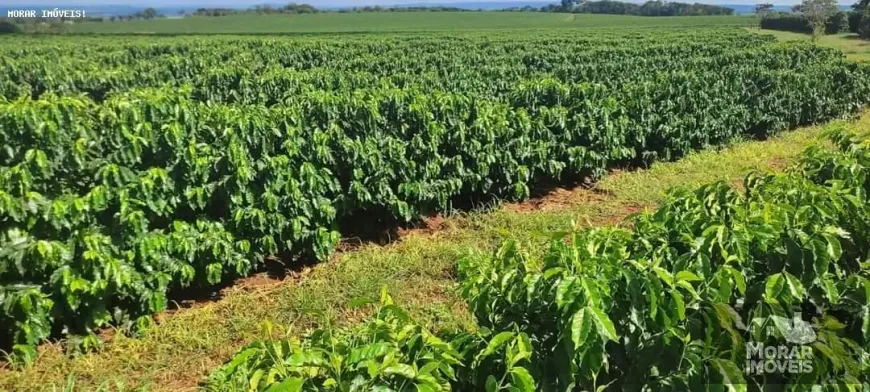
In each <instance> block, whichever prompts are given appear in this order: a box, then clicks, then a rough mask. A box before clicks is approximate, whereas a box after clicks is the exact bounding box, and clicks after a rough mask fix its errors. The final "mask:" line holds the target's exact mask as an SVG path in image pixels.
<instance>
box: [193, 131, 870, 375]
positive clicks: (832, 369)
mask: <svg viewBox="0 0 870 392" xmlns="http://www.w3.org/2000/svg"><path fill="white" fill-rule="evenodd" d="M830 133H831V138H832V140H834V142H835V143H836V144H837V145H838V146H839V151H829V150H826V149H822V148H813V149H810V150H808V151H807V152H806V153H805V156H804V158H803V160H802V162H801V164H800V165H798V166H797V167H795V168H793V169H792V170H791V171H790V172H788V173H787V174H782V175H772V174H763V173H753V174H750V175H749V176H747V177H746V179H745V181H744V188H745V192H743V193H741V192H738V191H736V190H734V189H732V188H730V187H728V186H727V185H725V184H723V183H715V184H710V185H705V186H702V187H700V188H698V189H696V190H692V191H689V190H675V191H674V192H673V193H672V194H671V195H670V197H669V199H668V200H667V201H666V202H665V203H664V204H663V205H661V206H660V207H659V208H658V209H657V210H655V211H652V212H648V213H643V214H640V215H638V216H636V217H634V218H633V219H632V222H631V223H633V228H634V229H633V230H632V231H628V230H624V229H618V228H597V229H587V230H572V231H569V232H563V233H554V234H553V235H552V236H551V238H550V239H549V241H548V244H549V248H548V249H547V251H546V252H544V254H543V255H542V256H538V254H539V252H534V253H532V252H529V251H527V250H525V249H524V248H523V247H522V246H520V245H519V244H518V243H517V242H515V241H513V240H508V241H506V242H504V243H503V244H502V246H501V247H500V248H499V249H498V250H497V251H496V252H494V254H492V255H491V256H486V257H469V258H466V259H464V260H462V261H461V262H460V264H459V272H460V278H461V281H462V292H463V295H464V297H465V298H466V299H467V301H468V304H469V307H470V308H471V310H472V311H473V312H474V314H475V316H476V318H477V321H478V323H479V325H480V327H481V330H480V331H478V332H476V333H474V334H471V335H469V334H460V335H459V336H458V337H455V338H453V339H448V341H449V343H442V342H441V340H438V341H437V342H438V344H437V345H436V346H437V347H443V348H444V349H443V350H442V351H440V352H441V353H448V352H449V354H448V355H449V356H450V358H451V359H452V358H457V356H456V355H455V353H464V355H463V356H462V360H461V361H456V362H452V361H448V360H447V359H446V357H445V356H443V355H442V356H440V357H439V356H438V355H437V354H429V353H431V352H432V351H429V350H434V349H424V351H425V352H426V353H427V354H426V355H423V356H422V357H426V358H440V359H439V360H438V361H437V365H435V364H432V365H431V368H433V369H439V370H441V371H443V373H442V374H443V375H448V374H449V375H451V377H447V378H444V379H443V380H444V381H446V382H447V383H441V384H440V388H442V389H425V388H423V389H422V390H463V391H464V390H487V391H496V390H542V391H557V390H558V391H562V390H576V389H579V390H593V389H594V390H601V389H607V390H681V391H682V390H703V389H706V388H708V387H709V386H711V385H719V386H723V387H727V388H728V389H730V390H748V389H752V390H765V388H767V387H771V386H787V387H794V388H798V389H800V388H802V387H804V386H808V385H815V386H818V387H821V388H829V389H832V390H834V389H837V388H838V387H845V388H847V389H849V390H859V389H861V388H864V387H866V385H867V383H868V382H870V380H868V375H870V369H868V365H870V364H868V362H867V361H866V358H867V352H868V351H867V350H868V349H870V223H868V222H870V199H868V190H870V144H868V143H867V142H866V141H864V139H862V138H858V137H857V136H855V135H854V134H853V133H851V132H850V131H848V130H845V129H842V128H840V129H833V130H832V131H831V132H830ZM382 297H383V298H385V299H382V308H381V311H380V312H379V313H378V316H377V317H376V319H375V320H374V321H373V322H372V323H373V325H381V324H382V323H384V322H385V320H391V319H392V318H391V317H394V318H400V317H396V316H385V313H384V309H389V310H390V311H389V313H387V314H395V313H394V312H397V311H396V310H394V309H397V308H395V306H394V305H393V304H392V301H391V300H389V297H388V296H386V295H383V296H382ZM399 314H402V313H401V312H399ZM401 318H402V319H404V317H401ZM795 320H796V321H795ZM391 325H397V324H391ZM366 328H370V327H366ZM393 328H399V327H398V326H395V327H393ZM404 328H407V329H408V330H411V331H415V332H414V333H418V332H417V331H421V329H420V327H418V326H416V325H415V324H411V325H410V326H405V327H404ZM364 330H366V329H365V328H364ZM490 331H494V332H490ZM498 331H501V332H498ZM321 334H323V332H322V331H317V332H315V333H314V334H313V335H312V336H311V337H309V338H308V339H306V340H305V342H310V343H302V344H301V346H299V345H298V343H297V346H298V347H300V348H297V349H294V350H289V351H288V350H285V351H284V352H290V353H289V354H284V355H281V354H280V353H278V354H275V355H274V356H273V358H272V359H270V360H269V361H268V363H267V364H266V365H261V364H260V362H259V361H260V360H259V359H255V360H251V359H250V358H262V357H263V356H265V355H267V353H269V352H273V351H275V350H271V351H270V349H268V348H267V347H268V345H272V346H275V345H286V344H290V343H288V342H293V340H292V339H291V340H279V341H277V342H275V341H271V340H267V341H261V342H257V343H255V344H254V345H253V346H252V347H250V348H248V349H245V350H243V351H241V352H240V353H239V354H237V355H236V356H235V357H234V359H233V360H231V361H230V362H229V363H228V364H227V365H225V366H224V367H222V368H221V369H220V370H218V371H216V372H215V373H214V374H213V376H212V378H211V379H210V383H209V386H210V387H212V388H214V389H219V390H220V389H232V387H233V386H237V387H238V386H242V387H244V386H247V385H251V386H252V387H255V388H254V389H258V390H265V389H266V388H270V387H272V385H281V384H280V383H284V382H288V381H287V380H289V379H290V378H287V377H296V374H294V375H293V376H277V377H274V378H273V379H270V381H269V382H268V383H266V384H263V383H259V382H260V381H259V380H261V379H262V378H261V377H260V375H262V374H275V372H274V371H273V370H270V369H274V366H275V365H273V364H274V363H279V364H281V363H288V362H293V361H294V360H293V358H296V357H304V356H306V355H309V353H311V355H313V354H315V353H317V352H320V350H322V349H320V348H317V347H319V346H318V345H320V346H326V347H345V345H354V344H356V343H354V342H356V341H357V340H356V339H358V338H357V336H365V337H372V336H379V337H375V338H373V339H372V340H365V341H364V342H362V344H363V346H362V347H369V346H371V345H377V344H379V343H381V344H385V345H393V344H395V343H394V342H395V340H394V337H393V336H404V335H403V334H386V335H378V334H373V333H366V332H363V333H355V332H350V333H348V335H345V337H342V338H340V339H339V340H338V341H332V342H330V343H329V344H324V343H321V342H320V340H319V339H320V338H319V336H321ZM329 336H334V335H329ZM416 341H417V342H419V343H420V344H421V345H422V346H423V347H425V342H428V341H429V340H428V335H426V334H422V335H421V337H420V338H418V339H416ZM309 344H310V345H313V346H306V345H309ZM759 345H764V346H772V347H787V348H788V347H799V348H801V350H800V351H799V352H800V354H796V355H797V356H796V357H794V358H795V359H796V360H801V361H808V363H809V364H810V366H809V367H808V368H807V369H806V370H805V371H801V372H794V373H789V372H787V371H779V372H776V371H774V372H757V371H753V370H752V365H751V364H750V362H749V361H748V359H750V358H752V356H753V355H756V354H753V352H754V350H757V347H758V346H759ZM309 347H311V348H309ZM401 347H402V345H399V348H395V347H394V348H392V349H393V350H398V351H400V352H401V354H400V353H397V354H394V355H385V357H384V358H386V359H385V360H382V361H376V363H375V364H366V365H365V366H366V368H367V369H370V370H368V375H370V376H372V375H377V374H379V373H378V372H377V371H372V370H371V369H382V368H384V367H387V366H393V364H394V363H393V362H390V361H392V360H393V358H406V357H407V354H406V352H407V349H402V348H401ZM365 351H369V349H365ZM795 352H798V351H797V350H796V351H795ZM333 362H334V363H339V364H341V365H342V366H343V367H342V368H341V371H335V373H340V374H348V376H347V379H355V378H358V379H361V381H360V382H363V381H362V380H365V382H372V381H373V383H367V384H365V385H366V388H365V389H367V390H381V389H383V390H413V389H412V388H414V387H413V386H412V384H411V383H410V382H407V381H404V380H403V381H404V382H403V383H402V384H399V385H397V384H396V383H395V382H394V381H393V380H383V379H382V380H374V379H373V378H366V377H365V376H356V375H355V374H356V373H355V372H359V371H361V369H362V368H363V366H361V365H357V364H356V362H354V361H341V360H335V361H333ZM240 363H243V364H244V365H243V366H242V365H240ZM424 366H425V365H424ZM419 368H420V367H419V364H408V367H407V368H406V369H407V372H406V375H405V376H406V379H407V378H411V377H412V376H414V375H416V374H418V373H417V369H419ZM446 369H450V370H446ZM324 374H327V373H326V372H323V371H317V372H315V373H312V374H311V375H310V376H300V377H299V378H296V379H294V380H296V381H293V382H295V383H299V384H300V385H302V384H305V385H310V387H311V389H312V390H313V389H316V388H318V386H320V385H325V384H326V382H324V381H322V377H324V376H323V375H324ZM452 375H455V377H452ZM372 377H374V376H372ZM249 380H257V383H252V384H248V383H247V382H248V381H249ZM337 381H338V380H337ZM307 383H310V384H307ZM506 383H511V384H512V385H506ZM338 384H339V383H338V382H330V385H338ZM862 386H863V387H862ZM416 388H417V390H421V388H420V387H419V386H417V387H416ZM337 389H339V390H354V389H353V387H352V386H351V387H348V388H345V389H340V388H337Z"/></svg>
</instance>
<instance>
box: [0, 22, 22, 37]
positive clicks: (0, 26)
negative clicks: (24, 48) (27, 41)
mask: <svg viewBox="0 0 870 392" xmlns="http://www.w3.org/2000/svg"><path fill="white" fill-rule="evenodd" d="M20 32H21V28H19V27H18V25H16V24H15V23H12V22H10V21H8V20H0V34H15V33H20Z"/></svg>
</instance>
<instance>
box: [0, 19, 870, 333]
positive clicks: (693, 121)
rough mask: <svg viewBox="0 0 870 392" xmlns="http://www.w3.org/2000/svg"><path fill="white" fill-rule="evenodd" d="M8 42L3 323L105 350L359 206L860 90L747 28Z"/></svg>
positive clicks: (657, 144) (774, 123) (776, 115)
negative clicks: (110, 329) (103, 331)
mask: <svg viewBox="0 0 870 392" xmlns="http://www.w3.org/2000/svg"><path fill="white" fill-rule="evenodd" d="M9 42H16V44H15V45H5V46H2V47H0V51H2V52H3V53H4V54H16V55H14V56H13V55H10V56H2V57H0V63H2V64H4V65H5V68H4V69H6V72H5V73H4V74H3V75H0V78H2V79H0V95H2V96H4V97H5V98H3V99H0V145H2V148H0V282H2V284H3V285H2V289H0V309H2V312H0V334H3V335H7V336H8V338H9V340H11V341H12V342H13V343H14V344H20V345H24V346H33V345H34V344H36V343H38V342H40V341H41V340H43V339H45V338H46V337H48V336H49V335H50V334H51V333H52V332H55V333H63V334H69V335H81V336H83V337H84V338H82V339H78V340H76V339H74V340H73V341H78V342H81V345H82V346H83V347H84V348H88V347H94V346H96V345H98V340H97V339H96V338H95V335H93V333H94V331H95V330H96V329H98V328H101V327H105V326H108V325H120V326H122V327H125V329H127V330H136V329H138V328H141V327H143V326H147V325H149V324H150V318H149V316H150V315H151V314H153V313H156V312H160V311H162V310H164V309H166V307H167V303H168V301H169V299H168V297H167V292H169V291H170V290H178V289H183V288H187V287H204V286H209V285H214V284H217V283H220V282H222V281H224V280H226V279H232V278H234V277H237V276H241V275H245V274H248V273H249V272H251V271H252V270H253V269H255V268H257V267H258V266H260V265H261V262H262V261H263V259H264V258H266V257H269V256H273V255H285V256H287V258H286V260H288V261H289V260H292V259H293V258H307V259H309V260H324V259H326V258H328V257H329V255H330V254H331V252H332V251H333V250H334V248H335V245H336V243H337V242H338V240H339V229H341V228H343V226H345V225H346V224H347V223H352V222H354V221H365V222H369V221H378V220H379V221H386V222H407V221H411V220H414V219H416V218H418V217H420V216H421V215H422V214H426V213H431V212H436V211H443V210H445V209H447V208H449V207H450V206H451V205H452V204H453V203H454V202H456V201H464V200H468V199H472V200H474V199H478V200H479V199H481V198H482V197H493V196H495V197H499V198H504V199H514V200H516V199H523V198H526V197H528V196H529V193H530V189H532V187H534V186H536V184H539V183H546V182H554V181H560V180H565V179H572V178H582V177H583V176H589V177H592V178H596V177H599V176H600V175H602V174H603V173H604V172H605V171H606V169H607V168H608V166H609V165H614V164H626V163H635V164H645V163H649V162H652V161H654V160H656V159H674V158H677V157H680V156H682V155H685V154H687V153H688V152H690V151H692V150H695V149H699V148H704V147H707V146H712V145H719V144H722V143H724V142H727V141H729V140H732V139H734V138H738V137H744V136H767V135H770V134H773V133H775V132H778V131H782V130H784V129H788V128H790V127H793V126H796V125H800V124H807V123H811V122H817V121H823V120H826V119H830V118H834V117H837V116H841V115H844V114H849V113H852V112H854V111H856V110H857V109H858V108H860V107H861V106H863V105H864V104H865V103H866V102H867V100H868V97H870V78H868V75H870V68H868V66H866V65H861V64H855V63H850V62H846V61H844V60H843V59H842V58H841V56H840V55H839V54H837V53H836V52H833V51H830V50H826V49H820V48H816V47H813V46H809V45H799V44H786V45H781V44H775V43H771V42H770V38H769V37H761V36H756V35H751V34H748V33H746V32H741V31H736V30H735V31H731V30H675V31H668V32H666V33H663V34H659V35H654V36H650V35H649V34H638V33H637V32H635V31H624V32H621V33H618V34H617V33H607V34H603V33H602V34H601V35H598V36H589V37H585V36H584V37H583V38H577V37H576V36H574V35H573V34H570V33H562V32H550V33H542V34H540V35H536V36H530V37H528V38H524V39H523V40H520V41H517V40H516V37H514V36H512V35H496V36H488V35H469V36H463V37H459V38H457V37H453V36H441V35H430V36H422V37H416V38H415V39H414V40H413V41H409V40H407V39H405V37H384V38H380V39H377V40H372V39H371V37H355V38H354V37H343V38H341V39H334V38H328V37H327V38H324V37H313V38H296V39H280V40H273V39H263V38H238V37H234V38H208V39H201V38H184V39H182V38H172V39H170V40H164V41H160V42H158V43H154V42H150V41H149V42H148V43H147V44H143V43H138V44H127V43H126V41H119V40H117V39H114V38H113V39H94V41H93V42H91V43H93V45H87V46H85V45H81V42H80V41H75V42H72V41H66V40H57V41H53V40H39V41H36V40H34V41H27V42H31V43H32V45H19V44H17V41H9ZM72 49H80V50H72ZM456 53H462V55H459V56H457V55H456ZM566 53H570V55H566ZM409 54H413V55H409ZM482 58H486V59H487V61H486V63H485V64H481V59H482Z"/></svg>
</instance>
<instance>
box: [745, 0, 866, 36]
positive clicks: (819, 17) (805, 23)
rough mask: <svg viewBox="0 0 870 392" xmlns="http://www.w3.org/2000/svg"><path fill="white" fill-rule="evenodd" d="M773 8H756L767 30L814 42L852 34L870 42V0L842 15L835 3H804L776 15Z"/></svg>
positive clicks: (822, 0)
mask: <svg viewBox="0 0 870 392" xmlns="http://www.w3.org/2000/svg"><path fill="white" fill-rule="evenodd" d="M771 8H772V6H770V5H769V4H759V5H758V6H756V7H755V12H756V13H757V14H759V15H761V28H763V29H770V30H784V31H793V32H797V33H809V34H813V37H814V38H815V37H817V36H818V35H820V34H822V33H824V34H839V33H845V32H852V33H856V34H858V35H859V36H860V37H861V38H864V39H870V0H861V1H859V2H857V3H855V4H853V5H852V11H850V12H842V11H840V10H839V7H838V6H837V4H836V2H835V1H834V0H804V2H802V3H801V4H798V5H795V6H794V7H792V10H791V11H792V12H772V11H771ZM814 25H817V26H818V28H814Z"/></svg>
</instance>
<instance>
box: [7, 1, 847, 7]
mask: <svg viewBox="0 0 870 392" xmlns="http://www.w3.org/2000/svg"><path fill="white" fill-rule="evenodd" d="M292 1H293V0H287V1H283V0H277V1H276V0H175V1H173V0H127V1H124V0H0V5H7V4H10V5H11V4H14V5H28V6H32V7H47V6H52V7H56V6H60V5H64V4H66V5H69V4H77V5H106V4H109V5H132V6H152V7H171V6H189V5H209V6H214V7H226V6H233V7H239V6H242V7H244V6H253V5H257V4H264V3H270V4H276V3H277V4H283V3H290V2H292ZM512 1H522V0H308V1H305V0H295V2H297V3H309V4H313V5H315V6H316V5H319V4H320V5H332V4H337V3H340V4H348V5H352V4H373V3H379V4H408V3H414V4H417V3H439V4H443V3H454V2H457V3H458V2H463V3H466V2H480V3H483V2H512ZM678 1H684V2H688V3H693V2H703V3H708V4H757V3H759V2H765V1H764V0H758V1H754V0H706V1H705V0H678ZM529 2H534V3H538V2H547V0H529ZM552 2H553V3H558V2H559V1H558V0H553V1H552ZM636 2H641V1H636ZM770 2H772V3H773V4H783V5H792V4H797V3H799V2H800V1H799V0H775V1H770ZM843 4H851V3H848V2H844V3H843Z"/></svg>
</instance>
